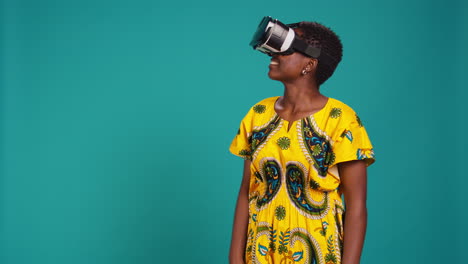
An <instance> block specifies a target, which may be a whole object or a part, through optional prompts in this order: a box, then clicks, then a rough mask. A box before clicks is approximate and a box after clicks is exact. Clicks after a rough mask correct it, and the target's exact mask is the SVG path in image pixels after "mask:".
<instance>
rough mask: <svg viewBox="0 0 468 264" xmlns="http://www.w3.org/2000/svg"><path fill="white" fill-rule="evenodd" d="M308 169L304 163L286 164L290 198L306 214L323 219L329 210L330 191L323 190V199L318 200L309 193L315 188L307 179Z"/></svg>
mask: <svg viewBox="0 0 468 264" xmlns="http://www.w3.org/2000/svg"><path fill="white" fill-rule="evenodd" d="M307 174H308V173H307V170H306V168H305V167H304V165H302V164H300V163H298V162H293V161H290V162H288V163H287V164H286V175H285V176H286V185H287V189H288V194H289V198H290V199H291V200H292V202H293V203H294V205H295V206H296V208H297V209H298V210H299V211H300V212H301V213H302V214H303V215H305V216H307V217H309V218H312V219H321V218H323V217H324V216H325V215H326V214H327V212H328V193H327V192H323V199H322V201H320V202H316V201H314V200H313V199H312V197H311V196H310V195H309V193H310V190H309V189H313V188H312V186H310V185H309V182H308V181H307V180H306V175H307Z"/></svg>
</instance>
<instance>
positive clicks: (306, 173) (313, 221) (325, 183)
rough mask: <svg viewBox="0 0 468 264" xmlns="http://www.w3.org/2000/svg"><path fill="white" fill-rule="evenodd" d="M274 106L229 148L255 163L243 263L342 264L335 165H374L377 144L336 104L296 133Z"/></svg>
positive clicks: (259, 110)
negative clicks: (355, 162) (373, 145)
mask: <svg viewBox="0 0 468 264" xmlns="http://www.w3.org/2000/svg"><path fill="white" fill-rule="evenodd" d="M277 100H278V97H271V98H267V99H264V100H262V101H260V102H258V103H257V104H255V105H254V106H253V108H251V109H250V110H249V112H248V114H247V115H246V116H245V118H244V119H243V120H242V122H241V125H240V126H239V128H240V129H239V130H238V134H237V135H236V136H235V138H234V140H233V142H232V143H231V146H230V148H229V150H230V151H231V153H233V154H235V155H237V156H240V157H243V158H248V159H249V160H251V162H250V178H249V186H248V187H249V193H248V207H249V208H248V214H249V218H248V227H247V231H246V234H245V235H246V237H247V241H246V247H245V256H244V257H245V264H296V263H297V264H341V257H342V253H343V237H344V234H343V232H344V229H343V216H344V206H343V202H342V197H341V193H340V192H339V190H338V187H339V186H340V183H341V182H340V181H341V178H340V175H339V173H338V170H337V166H335V165H336V164H338V163H340V162H346V161H349V160H359V159H364V160H366V162H367V164H368V165H370V164H372V162H373V160H374V153H373V149H372V144H371V143H370V140H369V138H368V137H367V133H366V131H365V129H364V127H363V126H362V123H361V122H360V119H359V118H358V117H357V115H356V114H355V112H354V111H353V110H352V109H351V108H350V107H348V106H346V105H345V104H343V103H342V102H339V101H338V100H335V99H332V98H330V99H328V102H327V104H326V105H325V107H324V108H323V109H322V110H320V111H319V112H317V113H315V114H313V115H310V116H307V117H304V118H302V119H300V120H296V121H293V122H290V123H289V124H293V123H294V122H296V124H295V129H289V127H288V129H286V125H283V124H285V122H283V120H282V119H281V118H280V117H279V116H278V114H277V113H276V112H275V110H274V105H275V102H276V101H277ZM291 127H292V126H291Z"/></svg>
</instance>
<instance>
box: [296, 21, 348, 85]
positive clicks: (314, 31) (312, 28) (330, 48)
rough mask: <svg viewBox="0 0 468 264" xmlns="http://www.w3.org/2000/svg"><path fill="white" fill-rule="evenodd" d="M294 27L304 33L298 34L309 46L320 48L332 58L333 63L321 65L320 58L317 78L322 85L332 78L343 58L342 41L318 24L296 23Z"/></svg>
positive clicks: (328, 29)
mask: <svg viewBox="0 0 468 264" xmlns="http://www.w3.org/2000/svg"><path fill="white" fill-rule="evenodd" d="M294 26H295V27H297V28H299V29H301V31H302V32H301V34H298V37H299V38H301V39H303V40H305V41H306V42H307V44H309V45H311V46H313V47H317V48H320V49H321V53H326V54H327V55H328V57H329V58H331V63H328V64H324V63H320V57H319V63H318V66H317V71H316V73H315V76H316V79H317V84H318V85H321V84H322V83H324V82H325V81H326V80H328V78H330V76H332V74H333V72H334V71H335V69H336V67H337V66H338V63H339V62H340V61H341V58H342V57H343V45H342V44H341V40H340V38H339V37H338V35H336V33H335V32H333V30H331V29H330V28H328V27H326V26H324V25H322V24H320V23H317V22H308V21H302V22H299V23H294Z"/></svg>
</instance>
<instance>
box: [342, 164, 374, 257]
mask: <svg viewBox="0 0 468 264" xmlns="http://www.w3.org/2000/svg"><path fill="white" fill-rule="evenodd" d="M338 170H339V173H340V178H341V187H340V188H341V190H342V192H343V194H344V200H345V208H346V210H345V217H344V224H343V227H344V242H343V256H342V260H341V263H342V264H359V261H360V259H361V252H362V248H363V245H364V237H365V235H366V226H367V206H366V199H367V168H366V163H365V161H362V160H355V161H348V162H343V163H339V164H338Z"/></svg>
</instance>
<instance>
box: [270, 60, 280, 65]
mask: <svg viewBox="0 0 468 264" xmlns="http://www.w3.org/2000/svg"><path fill="white" fill-rule="evenodd" d="M278 64H279V63H278V62H277V61H270V65H278Z"/></svg>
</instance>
